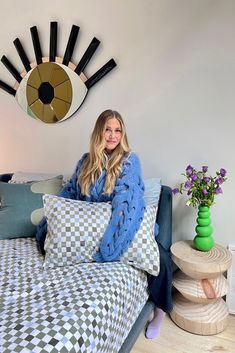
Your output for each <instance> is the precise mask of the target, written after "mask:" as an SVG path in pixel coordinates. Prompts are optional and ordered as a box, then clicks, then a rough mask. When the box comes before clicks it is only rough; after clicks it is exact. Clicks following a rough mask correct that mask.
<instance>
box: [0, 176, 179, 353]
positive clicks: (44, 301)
mask: <svg viewBox="0 0 235 353" xmlns="http://www.w3.org/2000/svg"><path fill="white" fill-rule="evenodd" d="M10 178H11V174H3V175H1V176H0V181H1V182H7V181H8V180H9V179H10ZM171 218H172V198H171V189H170V188H169V187H167V186H161V194H160V199H159V204H158V211H157V216H156V220H157V223H158V225H159V234H158V241H159V242H160V243H161V244H162V245H163V246H164V247H165V248H168V249H169V247H170V245H171ZM43 263H44V257H43V256H42V255H41V254H40V253H39V251H38V247H37V243H36V240H35V238H33V237H23V238H22V237H21V238H17V237H14V238H13V239H3V240H0V270H1V278H0V317H1V321H0V352H1V353H14V352H17V353H20V352H21V353H46V352H47V353H48V352H50V353H58V352H61V353H75V352H76V353H77V352H81V353H82V352H86V353H89V352H94V353H95V352H97V353H124V352H125V353H128V352H130V351H131V348H132V347H133V345H134V343H135V341H136V339H137V337H138V336H139V334H140V332H141V331H142V330H143V329H144V327H145V325H146V322H147V321H148V318H149V316H150V314H151V311H152V310H153V303H152V302H151V301H150V300H149V297H148V292H147V279H146V274H145V273H144V271H141V270H139V269H137V268H135V267H133V266H131V265H130V264H127V263H122V262H111V263H94V262H92V263H79V264H75V265H74V266H63V267H53V268H49V269H46V270H45V268H44V266H43Z"/></svg>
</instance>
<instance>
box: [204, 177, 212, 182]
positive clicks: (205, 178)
mask: <svg viewBox="0 0 235 353" xmlns="http://www.w3.org/2000/svg"><path fill="white" fill-rule="evenodd" d="M210 180H211V179H210V178H209V177H204V178H203V181H204V182H205V183H209V181H210Z"/></svg>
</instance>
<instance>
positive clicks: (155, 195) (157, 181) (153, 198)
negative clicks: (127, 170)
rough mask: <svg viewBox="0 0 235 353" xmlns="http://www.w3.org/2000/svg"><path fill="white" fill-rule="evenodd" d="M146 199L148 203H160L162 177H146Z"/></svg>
mask: <svg viewBox="0 0 235 353" xmlns="http://www.w3.org/2000/svg"><path fill="white" fill-rule="evenodd" d="M144 185H145V191H144V201H145V204H146V205H158V202H159V198H160V194H161V187H162V185H161V178H149V179H144Z"/></svg>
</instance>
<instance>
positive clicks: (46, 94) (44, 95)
mask: <svg viewBox="0 0 235 353" xmlns="http://www.w3.org/2000/svg"><path fill="white" fill-rule="evenodd" d="M38 95H39V99H40V100H41V101H42V103H43V104H50V103H51V101H52V100H53V98H54V88H53V87H52V86H51V84H50V83H49V82H43V83H41V85H40V87H39V89H38Z"/></svg>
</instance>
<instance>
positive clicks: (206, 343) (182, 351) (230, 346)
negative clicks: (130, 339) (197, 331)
mask: <svg viewBox="0 0 235 353" xmlns="http://www.w3.org/2000/svg"><path fill="white" fill-rule="evenodd" d="M202 352H206V353H211V352H214V353H235V315H230V316H229V324H228V327H227V328H226V330H224V331H223V332H221V333H219V334H217V335H214V336H199V335H193V334H191V333H189V332H187V331H184V330H182V329H181V328H179V327H178V326H176V325H175V324H174V322H173V321H172V320H171V318H170V317H169V316H167V317H166V318H165V319H164V322H163V324H162V327H161V333H160V336H159V338H157V339H154V340H147V339H146V338H145V337H144V334H143V333H142V334H141V336H140V337H139V338H138V340H137V342H136V344H135V346H134V347H133V349H132V350H131V353H202Z"/></svg>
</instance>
